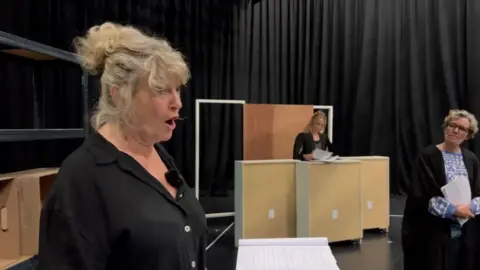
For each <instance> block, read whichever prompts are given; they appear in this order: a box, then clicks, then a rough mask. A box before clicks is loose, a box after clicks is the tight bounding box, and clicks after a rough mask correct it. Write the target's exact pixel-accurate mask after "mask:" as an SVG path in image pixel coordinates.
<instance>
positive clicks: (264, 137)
mask: <svg viewBox="0 0 480 270" xmlns="http://www.w3.org/2000/svg"><path fill="white" fill-rule="evenodd" d="M273 119H274V105H268V104H245V105H243V160H265V159H272V153H273V141H272V137H273V134H272V132H273Z"/></svg>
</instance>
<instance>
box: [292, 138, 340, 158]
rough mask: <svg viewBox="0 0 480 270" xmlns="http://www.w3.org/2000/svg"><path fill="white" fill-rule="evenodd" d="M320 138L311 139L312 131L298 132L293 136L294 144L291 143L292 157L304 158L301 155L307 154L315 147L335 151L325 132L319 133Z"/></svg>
mask: <svg viewBox="0 0 480 270" xmlns="http://www.w3.org/2000/svg"><path fill="white" fill-rule="evenodd" d="M319 135H320V140H318V141H315V140H313V136H312V133H310V132H300V133H299V134H298V135H297V137H296V138H295V144H294V145H293V159H299V160H305V159H304V158H303V155H308V154H311V153H312V152H313V150H315V149H316V148H319V149H322V150H328V151H330V152H333V153H335V151H334V150H333V144H332V143H331V142H330V139H329V138H328V136H327V134H325V133H323V134H319Z"/></svg>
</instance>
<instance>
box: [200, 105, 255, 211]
mask: <svg viewBox="0 0 480 270" xmlns="http://www.w3.org/2000/svg"><path fill="white" fill-rule="evenodd" d="M202 103H209V104H233V105H242V106H243V105H244V104H245V103H246V102H245V100H233V99H197V100H195V196H197V199H199V198H200V105H201V104H202ZM233 216H235V212H226V213H212V214H207V216H206V218H207V219H209V218H222V217H233Z"/></svg>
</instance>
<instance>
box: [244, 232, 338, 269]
mask: <svg viewBox="0 0 480 270" xmlns="http://www.w3.org/2000/svg"><path fill="white" fill-rule="evenodd" d="M298 269H302V270H317V269H323V270H339V268H338V266H337V261H336V260H335V257H334V256H333V253H332V251H331V249H330V247H329V246H328V240H327V239H326V238H292V239H290V238H289V239H245V240H240V241H239V247H238V255H237V267H236V270H298Z"/></svg>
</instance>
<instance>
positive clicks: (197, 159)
mask: <svg viewBox="0 0 480 270" xmlns="http://www.w3.org/2000/svg"><path fill="white" fill-rule="evenodd" d="M202 103H208V104H233V105H235V104H236V105H242V106H243V105H244V104H246V101H245V100H234V99H197V100H195V196H196V197H197V199H199V198H200V105H201V104H202ZM313 109H314V110H328V137H329V139H330V141H331V142H333V106H328V105H313ZM233 216H235V212H225V213H211V214H207V216H206V218H207V219H209V218H222V217H233Z"/></svg>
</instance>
